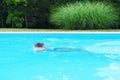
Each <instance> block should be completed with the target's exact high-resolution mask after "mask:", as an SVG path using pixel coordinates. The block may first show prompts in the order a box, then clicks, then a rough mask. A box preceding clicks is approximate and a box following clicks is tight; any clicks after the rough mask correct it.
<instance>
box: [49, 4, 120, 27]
mask: <svg viewBox="0 0 120 80" xmlns="http://www.w3.org/2000/svg"><path fill="white" fill-rule="evenodd" d="M118 18H119V17H118V13H117V11H116V9H115V8H114V7H113V6H112V5H111V4H108V3H102V2H94V3H93V2H91V3H90V2H86V3H80V2H78V3H74V4H67V5H66V6H60V7H57V8H55V9H53V10H52V12H51V22H52V23H54V24H56V25H58V26H62V28H63V29H106V28H111V27H112V26H113V25H114V24H115V23H116V21H117V20H118Z"/></svg>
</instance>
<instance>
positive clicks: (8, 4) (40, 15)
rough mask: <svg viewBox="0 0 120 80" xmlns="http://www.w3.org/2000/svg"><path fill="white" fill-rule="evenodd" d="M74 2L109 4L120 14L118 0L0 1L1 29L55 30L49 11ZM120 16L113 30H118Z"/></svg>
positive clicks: (119, 0)
mask: <svg viewBox="0 0 120 80" xmlns="http://www.w3.org/2000/svg"><path fill="white" fill-rule="evenodd" d="M76 1H81V2H86V1H92V2H96V1H99V2H103V1H104V2H109V3H111V4H113V5H114V6H115V7H116V8H117V9H118V12H119V13H120V0H0V27H1V28H16V27H18V28H47V29H49V28H57V27H56V26H54V25H53V24H51V23H50V14H51V9H52V8H54V7H57V6H60V5H64V4H67V3H72V2H76ZM119 22H120V16H119V21H118V24H117V25H116V26H115V28H120V27H119V26H120V23H119Z"/></svg>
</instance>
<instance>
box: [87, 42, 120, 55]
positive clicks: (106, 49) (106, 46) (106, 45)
mask: <svg viewBox="0 0 120 80" xmlns="http://www.w3.org/2000/svg"><path fill="white" fill-rule="evenodd" d="M86 49H87V50H88V51H91V52H93V53H100V54H102V53H103V54H105V53H106V54H119V55H120V41H107V42H102V43H97V44H94V45H91V46H88V47H86Z"/></svg>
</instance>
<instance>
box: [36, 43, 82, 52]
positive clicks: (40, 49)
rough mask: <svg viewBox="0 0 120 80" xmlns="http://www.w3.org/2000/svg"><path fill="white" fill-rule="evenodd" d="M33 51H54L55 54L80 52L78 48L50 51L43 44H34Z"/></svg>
mask: <svg viewBox="0 0 120 80" xmlns="http://www.w3.org/2000/svg"><path fill="white" fill-rule="evenodd" d="M34 49H35V51H37V52H40V51H46V50H49V51H55V52H70V51H81V50H82V49H79V48H66V47H58V48H53V49H51V48H48V47H45V46H44V43H36V44H35V45H34Z"/></svg>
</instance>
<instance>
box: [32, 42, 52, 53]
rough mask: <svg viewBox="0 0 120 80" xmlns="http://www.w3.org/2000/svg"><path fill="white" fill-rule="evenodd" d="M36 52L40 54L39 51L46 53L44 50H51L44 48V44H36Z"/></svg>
mask: <svg viewBox="0 0 120 80" xmlns="http://www.w3.org/2000/svg"><path fill="white" fill-rule="evenodd" d="M34 48H35V51H37V52H39V51H44V50H50V48H48V47H44V44H43V43H36V44H35V45H34Z"/></svg>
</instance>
